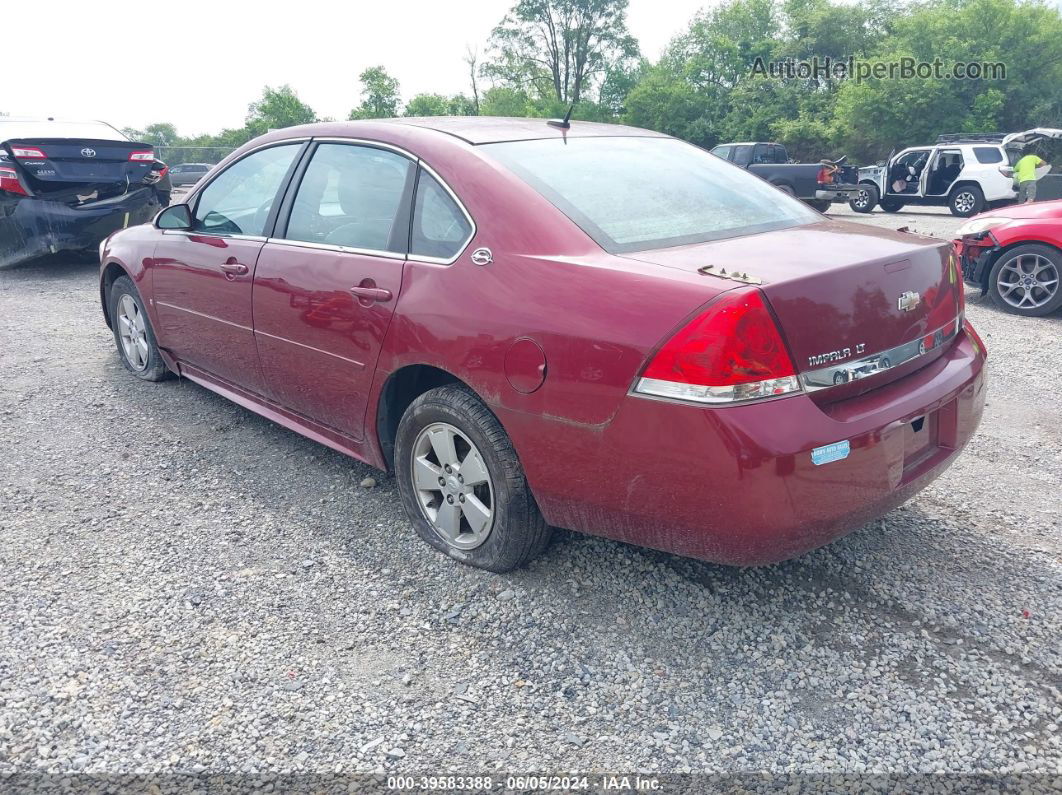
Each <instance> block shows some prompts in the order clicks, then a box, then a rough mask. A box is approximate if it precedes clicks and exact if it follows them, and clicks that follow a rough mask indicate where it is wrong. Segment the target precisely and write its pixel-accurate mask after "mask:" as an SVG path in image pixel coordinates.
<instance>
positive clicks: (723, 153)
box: [712, 146, 730, 160]
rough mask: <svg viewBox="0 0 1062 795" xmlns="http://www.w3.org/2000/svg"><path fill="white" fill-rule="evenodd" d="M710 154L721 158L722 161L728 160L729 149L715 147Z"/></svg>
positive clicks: (727, 147)
mask: <svg viewBox="0 0 1062 795" xmlns="http://www.w3.org/2000/svg"><path fill="white" fill-rule="evenodd" d="M712 154H713V155H715V156H716V157H721V158H723V160H729V159H730V147H729V146H717V147H716V148H715V149H713V150H712Z"/></svg>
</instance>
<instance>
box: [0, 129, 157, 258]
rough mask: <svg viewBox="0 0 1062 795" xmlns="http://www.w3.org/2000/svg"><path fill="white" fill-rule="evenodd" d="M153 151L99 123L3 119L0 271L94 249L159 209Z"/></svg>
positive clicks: (0, 193) (0, 139) (0, 191)
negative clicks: (0, 269) (7, 267)
mask: <svg viewBox="0 0 1062 795" xmlns="http://www.w3.org/2000/svg"><path fill="white" fill-rule="evenodd" d="M156 165H157V164H156V160H155V153H154V150H153V149H152V147H151V146H150V145H149V144H143V143H137V142H135V141H130V140H129V139H128V138H127V137H126V136H125V135H123V134H122V133H121V132H119V131H118V130H116V129H115V128H114V127H112V126H110V125H109V124H105V123H103V122H98V121H88V122H75V121H56V120H52V119H48V120H44V121H40V120H31V119H8V118H4V119H0V267H4V266H9V265H15V264H18V263H21V262H25V261H27V260H30V259H33V258H35V257H39V256H41V255H44V254H55V253H58V252H60V251H89V250H93V251H94V250H95V249H96V247H97V246H98V245H99V243H100V241H101V240H103V239H104V238H105V237H107V235H109V234H110V233H111V232H113V231H115V230H116V229H122V228H124V227H127V226H135V225H136V224H141V223H144V222H145V221H149V220H151V218H152V217H153V216H154V214H155V213H156V212H157V211H158V209H159V206H160V205H159V199H158V192H157V187H158V183H159V174H158V172H157V170H156Z"/></svg>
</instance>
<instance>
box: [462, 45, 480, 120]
mask: <svg viewBox="0 0 1062 795" xmlns="http://www.w3.org/2000/svg"><path fill="white" fill-rule="evenodd" d="M478 63H479V53H478V52H477V51H476V48H475V47H473V46H471V45H469V46H468V47H466V48H465V65H466V66H468V80H469V83H470V84H471V86H472V113H470V114H467V115H470V116H478V115H479V86H478V85H477V84H476V77H477V76H478V75H479V68H478Z"/></svg>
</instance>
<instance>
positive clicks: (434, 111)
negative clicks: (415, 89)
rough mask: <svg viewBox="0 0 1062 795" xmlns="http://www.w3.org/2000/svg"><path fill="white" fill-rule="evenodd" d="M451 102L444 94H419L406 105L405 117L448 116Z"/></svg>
mask: <svg viewBox="0 0 1062 795" xmlns="http://www.w3.org/2000/svg"><path fill="white" fill-rule="evenodd" d="M449 114H450V101H449V100H448V99H447V98H446V97H444V96H443V95H442V94H417V95H416V96H415V97H413V99H411V100H409V102H408V103H406V109H405V111H404V112H403V115H404V116H448V115H449Z"/></svg>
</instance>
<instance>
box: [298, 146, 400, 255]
mask: <svg viewBox="0 0 1062 795" xmlns="http://www.w3.org/2000/svg"><path fill="white" fill-rule="evenodd" d="M412 172H413V163H412V162H411V161H410V160H408V159H407V158H405V157H402V155H399V154H396V153H394V152H391V151H388V150H386V149H376V148H374V147H370V146H359V145H355V144H321V145H320V146H318V147H317V151H315V152H314V154H313V159H312V160H311V161H310V165H309V166H308V167H307V169H306V173H305V175H303V178H302V181H301V182H300V183H299V191H298V193H296V194H295V202H294V204H293V205H292V208H291V218H290V220H289V221H288V228H287V232H286V233H285V234H284V237H285V238H286V239H287V240H301V241H304V242H307V243H324V244H328V245H333V246H343V247H345V248H356V249H361V250H364V251H389V252H393V253H397V254H405V253H406V243H407V237H408V234H407V230H408V229H409V210H408V207H409V203H408V201H403V199H404V197H405V196H406V195H407V191H408V183H409V181H410V180H411V179H412Z"/></svg>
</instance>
